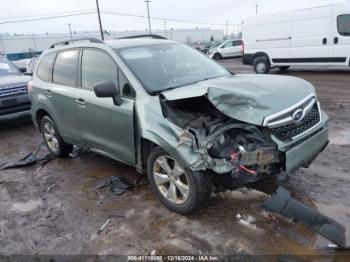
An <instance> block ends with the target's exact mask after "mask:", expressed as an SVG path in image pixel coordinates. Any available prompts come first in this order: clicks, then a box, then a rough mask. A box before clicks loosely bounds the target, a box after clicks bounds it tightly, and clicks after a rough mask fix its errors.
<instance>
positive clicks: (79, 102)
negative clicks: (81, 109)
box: [75, 98, 86, 106]
mask: <svg viewBox="0 0 350 262" xmlns="http://www.w3.org/2000/svg"><path fill="white" fill-rule="evenodd" d="M75 102H77V103H78V104H79V105H81V106H84V105H86V102H85V100H84V99H82V98H79V99H76V100H75Z"/></svg>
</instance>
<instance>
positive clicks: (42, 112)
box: [36, 109, 50, 132]
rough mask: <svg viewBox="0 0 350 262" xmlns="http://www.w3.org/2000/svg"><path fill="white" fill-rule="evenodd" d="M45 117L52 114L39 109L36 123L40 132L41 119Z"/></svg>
mask: <svg viewBox="0 0 350 262" xmlns="http://www.w3.org/2000/svg"><path fill="white" fill-rule="evenodd" d="M44 116H50V114H49V113H48V112H47V111H45V110H44V109H39V110H38V111H37V112H36V123H37V124H38V127H39V130H40V123H41V119H43V117H44ZM40 132H41V130H40Z"/></svg>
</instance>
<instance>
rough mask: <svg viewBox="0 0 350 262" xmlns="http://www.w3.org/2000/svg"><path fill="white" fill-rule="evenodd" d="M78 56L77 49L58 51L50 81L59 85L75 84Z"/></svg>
mask: <svg viewBox="0 0 350 262" xmlns="http://www.w3.org/2000/svg"><path fill="white" fill-rule="evenodd" d="M78 57H79V50H78V49H75V50H68V51H63V52H60V53H58V55H57V58H56V61H55V65H54V67H53V76H52V81H53V82H54V83H57V84H60V85H65V86H76V85H77V70H78Z"/></svg>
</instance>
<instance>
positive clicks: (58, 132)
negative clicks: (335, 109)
mask: <svg viewBox="0 0 350 262" xmlns="http://www.w3.org/2000/svg"><path fill="white" fill-rule="evenodd" d="M31 98H32V102H33V104H32V117H33V122H34V124H35V125H36V126H37V127H38V129H39V130H40V132H41V133H42V135H43V139H44V141H45V144H46V146H47V148H48V150H49V151H50V152H51V153H52V154H53V155H55V156H57V157H64V156H67V155H68V154H69V153H70V152H71V151H72V148H73V144H76V145H80V146H85V147H88V148H90V150H92V151H94V152H97V153H100V154H102V155H105V156H107V157H110V158H113V159H115V160H118V161H121V162H123V163H125V164H127V165H130V166H133V167H136V170H137V171H138V172H147V173H148V178H149V181H150V184H151V186H152V188H153V190H154V192H155V193H156V194H157V196H158V197H159V199H160V201H161V202H162V203H163V204H164V205H165V206H166V207H167V208H169V209H171V210H173V211H175V212H179V213H189V212H191V211H194V210H196V209H198V208H199V207H201V206H202V205H204V204H205V203H206V202H207V201H208V199H209V197H210V195H211V193H212V191H213V188H214V187H215V189H216V191H225V190H227V189H230V190H232V189H236V188H239V187H242V186H243V185H244V186H249V184H250V183H255V182H257V181H260V180H264V179H284V178H286V177H287V176H288V175H290V174H292V173H294V172H295V171H296V170H298V169H299V168H300V167H307V166H308V165H309V164H310V163H311V162H312V161H313V160H314V159H315V157H316V156H317V155H318V154H319V153H320V152H321V151H322V150H323V149H324V148H325V146H326V145H327V143H328V117H327V115H326V114H325V113H324V112H323V111H322V110H321V108H320V103H319V101H318V99H317V97H316V93H315V90H314V87H313V86H312V85H311V84H310V83H308V82H306V81H304V80H302V79H299V78H292V77H284V76H262V75H232V74H231V73H230V72H228V71H227V70H226V69H225V68H223V67H222V66H221V65H219V64H218V63H215V62H214V61H212V60H211V59H209V58H208V57H206V56H204V55H203V54H201V53H200V52H198V51H196V50H194V49H193V48H191V47H189V46H187V45H183V44H180V43H178V42H174V41H168V40H154V39H122V40H110V41H106V42H101V41H100V40H97V39H88V42H86V41H85V42H84V41H82V40H80V41H76V40H71V41H65V42H61V43H57V44H54V45H53V46H52V47H51V48H50V49H48V50H46V51H45V52H44V53H43V54H42V56H41V58H40V61H39V64H38V67H37V70H36V71H35V72H34V75H33V81H32V91H31Z"/></svg>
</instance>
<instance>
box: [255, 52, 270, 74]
mask: <svg viewBox="0 0 350 262" xmlns="http://www.w3.org/2000/svg"><path fill="white" fill-rule="evenodd" d="M253 65H254V71H255V73H257V74H268V73H269V71H270V65H269V61H268V59H267V57H265V56H258V57H256V58H254V61H253Z"/></svg>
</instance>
